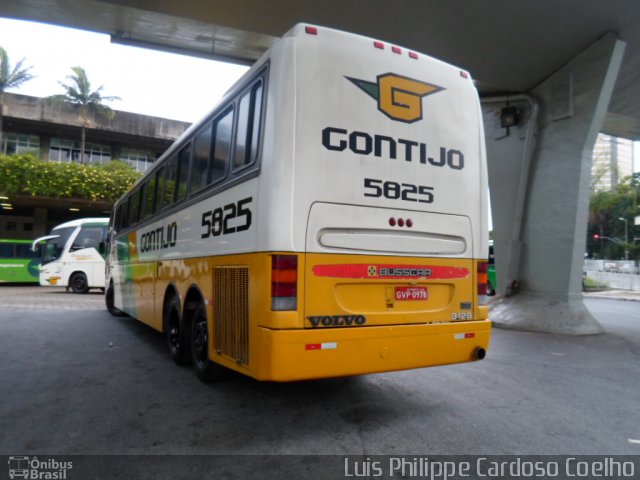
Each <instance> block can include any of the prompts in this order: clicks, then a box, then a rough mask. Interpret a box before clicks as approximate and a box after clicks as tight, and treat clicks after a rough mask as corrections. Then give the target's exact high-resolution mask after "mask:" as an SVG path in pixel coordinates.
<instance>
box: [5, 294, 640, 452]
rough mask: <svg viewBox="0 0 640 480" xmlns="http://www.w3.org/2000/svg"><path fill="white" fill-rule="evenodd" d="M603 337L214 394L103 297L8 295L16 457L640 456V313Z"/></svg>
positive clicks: (11, 432)
mask: <svg viewBox="0 0 640 480" xmlns="http://www.w3.org/2000/svg"><path fill="white" fill-rule="evenodd" d="M586 303H587V306H588V307H589V308H590V309H591V310H592V311H593V312H594V314H595V315H597V317H598V318H599V319H600V321H601V322H602V323H603V325H604V326H605V328H606V330H607V333H605V334H603V335H599V336H587V337H570V336H560V335H548V334H535V333H526V332H516V331H508V330H498V329H496V330H494V336H493V342H492V346H491V349H490V352H489V355H488V357H487V359H486V360H484V361H482V362H478V363H473V364H465V365H457V366H449V367H439V368H432V369H423V370H415V371H409V372H397V373H390V374H379V375H368V376H363V377H356V378H347V379H334V380H322V381H312V382H299V383H293V384H275V383H260V382H256V381H253V380H251V379H248V378H244V377H240V376H234V377H232V378H231V379H230V380H228V381H226V382H223V383H219V384H214V385H205V384H202V383H200V382H198V381H197V379H196V378H195V376H194V375H193V373H192V372H191V371H190V369H189V368H186V367H178V366H176V365H174V364H173V363H172V361H171V360H170V359H169V355H168V353H167V352H166V348H165V345H164V341H163V339H162V337H161V336H160V335H159V334H158V333H157V332H155V331H153V330H151V329H149V328H147V327H146V326H144V325H142V324H140V323H138V322H136V321H134V320H131V319H127V318H124V319H123V318H113V317H111V316H110V315H109V314H108V313H106V311H104V310H103V308H102V295H100V294H98V293H96V294H88V295H84V296H77V295H73V294H70V293H69V294H66V293H63V292H61V291H59V290H57V289H47V288H24V287H20V288H18V287H0V305H2V309H1V310H0V312H1V313H0V328H1V329H2V334H1V335H0V351H1V352H2V355H3V360H4V361H3V362H2V365H1V366H0V375H1V378H2V381H1V382H0V398H2V402H1V403H0V453H1V454H7V455H24V454H45V453H46V454H48V455H55V454H94V453H95V454H134V453H145V454H213V453H216V454H227V453H240V454H251V453H260V454H272V453H273V454H285V453H295V454H298V453H299V454H334V453H335V454H366V455H369V454H391V455H393V454H416V455H425V454H431V455H433V454H437V453H442V454H452V453H457V454H462V453H469V454H509V453H518V454H527V453H530V454H551V453H553V454H640V445H639V444H637V443H633V440H638V439H640V409H639V408H638V399H639V398H640V382H638V370H639V368H638V367H639V366H640V362H639V355H640V314H639V309H638V304H637V303H635V302H624V301H610V300H600V299H588V300H587V301H586Z"/></svg>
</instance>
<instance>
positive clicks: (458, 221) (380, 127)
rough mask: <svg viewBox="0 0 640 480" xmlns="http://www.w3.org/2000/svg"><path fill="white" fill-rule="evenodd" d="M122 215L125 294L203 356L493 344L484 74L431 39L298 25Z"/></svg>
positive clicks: (121, 297) (120, 284) (452, 357)
mask: <svg viewBox="0 0 640 480" xmlns="http://www.w3.org/2000/svg"><path fill="white" fill-rule="evenodd" d="M247 96H248V98H249V99H250V100H249V101H246V102H245V104H243V101H244V100H246V99H247ZM228 112H231V113H228ZM243 112H248V115H247V116H243ZM227 115H230V117H228V116H227ZM252 116H253V117H252ZM247 117H248V118H249V121H248V123H246V122H245V123H242V119H243V118H247ZM230 118H234V120H233V122H231V121H230ZM238 118H240V119H241V120H238ZM231 125H233V129H232V130H231V129H230V126H231ZM246 125H248V127H247V126H246ZM247 128H248V130H249V133H248V134H247V133H246V130H247ZM206 132H209V133H208V134H207V133H206ZM207 135H211V136H212V137H213V142H212V143H211V146H210V150H209V154H210V157H211V159H210V163H209V166H208V167H207V168H204V169H202V168H199V167H198V165H199V163H198V158H200V157H199V156H200V155H201V152H202V148H201V145H202V144H203V143H205V144H206V141H207V138H205V139H204V140H203V139H202V138H203V136H204V137H206V136H207ZM231 135H232V137H231V138H233V141H232V145H231V146H229V147H228V146H226V145H225V140H224V139H225V138H227V136H231ZM239 139H240V140H239ZM199 152H200V153H199ZM227 157H229V159H228V163H229V164H230V165H226V164H224V163H225V162H224V161H222V160H221V159H225V158H227ZM173 159H176V160H173ZM171 161H174V162H176V165H190V167H184V166H182V167H178V168H177V173H176V174H172V175H171V176H170V178H169V177H167V180H165V183H166V184H168V185H171V188H172V189H173V188H174V186H175V185H177V187H176V189H175V190H172V191H171V193H170V195H169V196H170V197H171V198H169V199H168V200H166V195H167V192H166V189H165V190H163V191H162V192H156V195H155V196H154V194H153V192H152V190H154V189H155V188H156V186H157V185H159V184H160V183H161V178H163V177H162V175H164V174H163V173H162V172H163V169H165V168H166V170H167V171H171V172H173V171H174V167H170V166H169V165H170V162H171ZM181 161H183V163H182V164H181V163H180V162H181ZM187 171H188V172H190V173H189V175H188V176H187V177H186V180H185V181H181V178H182V174H183V173H184V172H187ZM159 174H160V176H158V175H159ZM212 174H213V175H212ZM216 179H218V180H217V181H216ZM208 180H211V181H208ZM202 184H206V187H204V188H203V189H201V190H199V187H200V185H202ZM194 185H195V187H194ZM159 198H165V201H164V203H165V204H166V205H165V204H163V205H158V199H159ZM141 205H142V209H140V206H141ZM114 218H115V220H114V224H113V232H112V236H113V237H112V242H111V245H112V249H111V255H110V265H109V266H108V274H109V275H110V279H109V282H110V285H111V287H110V289H108V291H107V303H108V305H109V307H110V310H112V311H117V310H121V311H124V312H126V313H128V314H130V315H132V316H134V317H135V318H137V319H139V320H141V321H143V322H145V323H147V324H149V325H150V326H152V327H154V328H156V329H157V330H159V331H162V332H165V333H167V336H168V340H169V344H170V347H171V350H172V354H173V355H174V358H176V360H177V361H185V360H187V361H188V358H186V357H188V356H189V355H191V359H192V360H193V362H194V365H195V367H196V372H200V373H201V372H202V371H203V368H204V367H206V366H207V365H208V366H212V364H217V365H224V366H225V367H228V368H231V369H234V370H237V371H239V372H242V373H245V374H247V375H250V376H252V377H254V378H258V379H265V380H297V379H304V378H320V377H330V376H340V375H353V374H360V373H370V372H380V371H389V370H399V369H407V368H416V367H422V366H430V365H439V364H446V363H458V362H464V361H471V360H475V359H478V358H482V357H483V356H484V352H485V349H486V348H488V343H489V337H490V322H489V320H488V319H487V314H488V309H487V307H486V305H483V304H482V301H481V298H480V297H481V295H478V292H480V294H484V288H485V286H484V283H486V258H487V251H488V247H487V171H486V161H485V149H484V134H483V127H482V120H481V110H480V104H479V101H478V96H477V92H476V89H475V87H474V85H473V82H472V80H471V78H470V76H469V74H468V73H467V72H465V71H463V70H460V69H459V68H456V67H453V66H451V65H448V64H445V63H443V62H441V61H438V60H435V59H433V58H430V57H428V56H425V55H423V54H418V53H415V52H413V51H408V50H406V49H404V48H399V47H395V46H392V45H389V44H387V43H383V42H379V41H376V40H372V39H370V38H365V37H362V36H358V35H353V34H348V33H344V32H339V31H336V30H331V29H327V28H322V27H312V26H304V25H298V26H296V27H295V28H293V29H292V30H291V31H290V32H289V33H288V34H287V35H285V36H284V37H283V38H282V39H281V40H280V41H279V42H278V43H277V44H275V45H274V46H273V47H272V48H271V49H270V50H269V51H268V52H267V53H266V54H265V56H264V57H263V58H262V59H261V60H259V61H258V62H257V63H256V64H255V65H254V66H253V67H252V68H251V69H250V70H249V71H248V72H247V73H246V74H245V75H244V76H243V77H242V78H241V79H240V80H239V82H238V83H237V84H236V86H234V87H233V88H232V89H231V90H230V91H229V92H228V93H227V95H226V96H225V98H224V99H223V100H222V101H221V103H220V105H219V106H218V107H217V108H216V109H214V110H213V112H212V113H211V114H210V115H209V116H208V117H207V118H206V119H205V120H203V121H202V122H199V123H197V124H195V125H194V126H193V127H192V128H191V129H190V130H189V131H187V132H186V133H185V135H184V136H183V137H182V138H181V139H180V140H178V141H177V142H176V143H175V144H174V146H172V147H171V148H170V149H169V150H168V151H167V152H166V154H165V155H163V158H161V159H160V160H159V161H158V162H157V164H156V165H155V166H154V168H153V170H151V171H150V172H147V174H146V175H145V176H144V177H143V178H142V179H141V180H140V181H139V182H138V183H137V185H136V186H135V187H134V189H133V190H132V192H130V193H129V194H128V195H126V196H125V197H123V198H122V199H121V200H120V201H119V202H118V204H117V205H116V209H115V217H114ZM483 282H484V283H483ZM203 318H204V320H203ZM200 324H202V325H204V327H206V328H204V332H200V333H198V332H199V330H198V327H199V326H202V325H200ZM200 330H202V328H200ZM203 341H204V342H205V344H206V349H205V350H206V351H205V352H204V356H202V355H203V353H202V349H201V348H200V345H201V344H202V342H203ZM194 349H195V350H198V349H199V350H198V351H197V352H196V351H194ZM181 350H182V351H181ZM189 350H190V353H189ZM316 350H320V351H316ZM199 355H200V357H199ZM204 370H206V368H204ZM200 373H199V376H200V377H201V378H203V377H206V376H207V375H200Z"/></svg>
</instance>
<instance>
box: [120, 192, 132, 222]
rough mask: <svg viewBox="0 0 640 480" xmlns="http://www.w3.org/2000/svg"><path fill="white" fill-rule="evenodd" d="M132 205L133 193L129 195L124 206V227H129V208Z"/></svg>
mask: <svg viewBox="0 0 640 480" xmlns="http://www.w3.org/2000/svg"><path fill="white" fill-rule="evenodd" d="M130 206H131V195H129V196H128V197H127V200H126V201H125V202H124V204H123V206H122V228H127V227H128V226H129V225H131V224H130V223H129V208H130Z"/></svg>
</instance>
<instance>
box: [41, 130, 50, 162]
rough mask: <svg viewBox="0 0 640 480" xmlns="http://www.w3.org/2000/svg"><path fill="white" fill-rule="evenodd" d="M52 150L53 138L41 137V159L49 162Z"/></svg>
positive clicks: (48, 136)
mask: <svg viewBox="0 0 640 480" xmlns="http://www.w3.org/2000/svg"><path fill="white" fill-rule="evenodd" d="M50 149H51V136H50V135H40V158H41V159H42V160H49V150H50Z"/></svg>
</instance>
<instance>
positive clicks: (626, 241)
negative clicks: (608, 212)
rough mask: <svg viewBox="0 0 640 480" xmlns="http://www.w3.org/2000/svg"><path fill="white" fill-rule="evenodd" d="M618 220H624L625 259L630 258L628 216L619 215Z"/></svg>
mask: <svg viewBox="0 0 640 480" xmlns="http://www.w3.org/2000/svg"><path fill="white" fill-rule="evenodd" d="M618 220H622V221H623V222H624V259H625V260H629V237H628V236H627V229H628V224H629V222H627V219H626V218H622V217H618Z"/></svg>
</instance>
